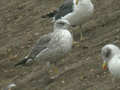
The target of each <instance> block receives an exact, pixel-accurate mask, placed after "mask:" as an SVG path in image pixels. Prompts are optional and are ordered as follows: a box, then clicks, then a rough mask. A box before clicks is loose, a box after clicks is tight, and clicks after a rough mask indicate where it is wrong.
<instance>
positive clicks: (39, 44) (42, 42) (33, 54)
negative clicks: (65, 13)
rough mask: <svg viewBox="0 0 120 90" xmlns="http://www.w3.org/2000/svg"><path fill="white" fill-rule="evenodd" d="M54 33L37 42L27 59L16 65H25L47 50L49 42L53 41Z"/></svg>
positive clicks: (42, 37)
mask: <svg viewBox="0 0 120 90" xmlns="http://www.w3.org/2000/svg"><path fill="white" fill-rule="evenodd" d="M51 36H52V33H49V34H47V35H44V36H41V37H40V39H39V40H38V41H37V44H36V45H35V46H34V47H33V48H32V49H31V52H30V53H29V55H28V56H27V57H25V58H24V59H23V60H21V61H20V62H18V63H17V64H15V66H18V65H24V64H25V63H26V62H27V61H28V60H33V59H35V57H36V56H37V55H38V54H39V53H40V52H41V51H42V50H44V49H45V48H47V45H48V43H49V41H50V40H51Z"/></svg>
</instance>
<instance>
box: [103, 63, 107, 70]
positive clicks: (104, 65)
mask: <svg viewBox="0 0 120 90" xmlns="http://www.w3.org/2000/svg"><path fill="white" fill-rule="evenodd" d="M102 68H103V70H106V69H107V62H106V61H104V63H103V64H102Z"/></svg>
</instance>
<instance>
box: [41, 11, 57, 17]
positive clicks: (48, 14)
mask: <svg viewBox="0 0 120 90" xmlns="http://www.w3.org/2000/svg"><path fill="white" fill-rule="evenodd" d="M55 14H56V10H54V11H51V12H49V13H47V14H45V15H42V16H41V18H52V17H54V16H55Z"/></svg>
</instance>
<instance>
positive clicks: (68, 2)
mask: <svg viewBox="0 0 120 90" xmlns="http://www.w3.org/2000/svg"><path fill="white" fill-rule="evenodd" d="M72 11H73V0H65V2H64V3H63V4H62V5H61V6H60V8H59V9H58V10H57V12H56V15H55V16H54V17H55V20H57V19H60V18H61V17H63V16H65V15H66V14H68V13H71V12H72Z"/></svg>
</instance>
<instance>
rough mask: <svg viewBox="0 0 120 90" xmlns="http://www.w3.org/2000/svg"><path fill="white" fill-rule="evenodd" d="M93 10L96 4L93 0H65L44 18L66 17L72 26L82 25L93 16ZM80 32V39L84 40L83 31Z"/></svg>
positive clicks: (54, 19)
mask: <svg viewBox="0 0 120 90" xmlns="http://www.w3.org/2000/svg"><path fill="white" fill-rule="evenodd" d="M93 12H94V6H93V4H92V2H91V0H65V1H64V3H63V4H62V5H61V6H60V7H59V8H57V9H56V10H54V11H53V12H50V13H48V14H46V15H43V16H42V18H46V17H53V21H56V20H58V19H65V20H68V21H69V22H70V24H71V26H78V25H79V26H81V25H82V24H84V23H85V22H87V21H88V20H89V19H90V18H91V16H92V15H93ZM80 33H81V39H80V40H83V36H82V31H81V32H80Z"/></svg>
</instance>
